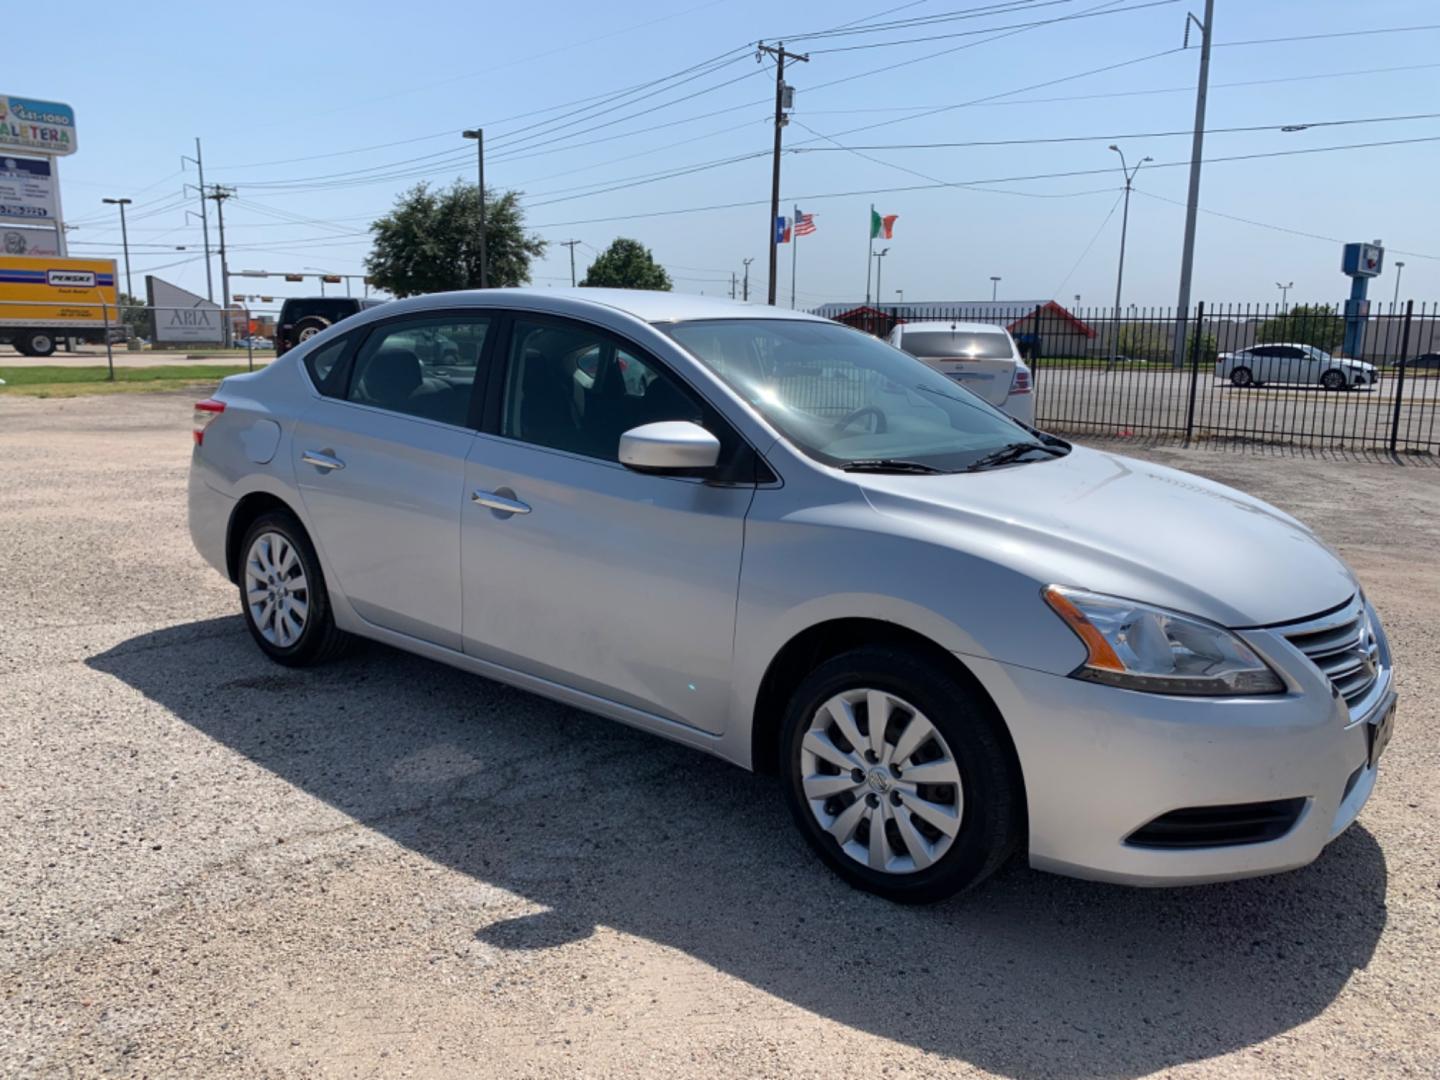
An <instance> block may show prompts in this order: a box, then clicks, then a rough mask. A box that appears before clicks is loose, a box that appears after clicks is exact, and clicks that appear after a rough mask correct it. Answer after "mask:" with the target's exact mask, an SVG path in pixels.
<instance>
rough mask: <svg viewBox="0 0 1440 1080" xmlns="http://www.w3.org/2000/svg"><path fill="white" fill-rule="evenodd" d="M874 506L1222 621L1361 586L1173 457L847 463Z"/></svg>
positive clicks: (1254, 505) (1305, 605)
mask: <svg viewBox="0 0 1440 1080" xmlns="http://www.w3.org/2000/svg"><path fill="white" fill-rule="evenodd" d="M856 479H857V481H858V482H859V483H860V486H861V488H862V490H863V491H864V493H865V496H866V498H867V499H868V500H869V502H870V504H871V506H872V507H873V508H874V509H875V510H877V511H878V512H880V513H882V514H886V515H892V516H895V517H899V518H903V519H905V520H906V522H907V526H906V527H907V528H908V529H909V530H911V531H912V533H914V534H915V535H917V536H922V537H924V538H925V539H928V540H930V541H931V542H937V543H942V544H945V545H947V546H950V547H954V548H956V549H957V550H963V551H965V552H967V553H968V554H971V555H975V556H979V557H982V558H985V559H987V560H989V561H992V562H996V563H1000V564H1003V565H1005V566H1007V567H1009V568H1010V569H1012V570H1015V571H1017V572H1020V573H1023V574H1025V575H1026V576H1028V577H1030V578H1032V579H1033V580H1034V581H1035V582H1036V583H1037V585H1044V584H1060V585H1073V586H1076V587H1079V588H1084V589H1091V590H1093V591H1096V592H1103V593H1109V594H1111V595H1115V596H1123V597H1127V598H1129V599H1133V600H1142V601H1145V602H1148V603H1152V604H1158V605H1160V606H1162V607H1167V608H1170V609H1172V610H1177V611H1183V612H1189V613H1191V614H1195V615H1200V616H1202V617H1204V618H1208V619H1211V620H1213V621H1215V622H1218V623H1221V624H1223V625H1225V626H1232V627H1240V626H1260V625H1266V624H1271V623H1280V622H1288V621H1291V620H1296V619H1301V618H1304V617H1306V616H1308V615H1313V614H1316V613H1318V612H1321V611H1325V610H1327V609H1329V608H1332V607H1335V606H1337V605H1339V604H1341V603H1343V602H1344V601H1345V600H1347V599H1348V598H1349V597H1350V596H1351V595H1352V594H1353V593H1354V592H1355V591H1356V589H1357V588H1358V587H1359V586H1358V585H1357V583H1356V581H1355V578H1354V575H1353V574H1352V573H1351V572H1350V569H1349V567H1347V566H1346V565H1345V563H1344V562H1343V561H1342V560H1341V559H1340V557H1339V556H1338V555H1337V554H1336V553H1335V552H1334V551H1333V550H1332V549H1331V548H1330V547H1329V546H1328V545H1326V544H1325V543H1324V542H1323V541H1321V540H1320V539H1319V538H1318V537H1317V536H1316V535H1315V534H1314V533H1313V532H1311V531H1310V530H1309V529H1308V528H1306V527H1305V526H1304V525H1302V524H1301V523H1300V522H1298V521H1296V520H1295V519H1294V518H1293V517H1291V516H1290V515H1289V514H1286V513H1284V512H1283V511H1281V510H1277V509H1276V508H1275V507H1273V506H1270V505H1269V504H1268V503H1265V502H1262V501H1260V500H1259V499H1255V498H1252V497H1251V496H1249V495H1246V494H1244V493H1243V492H1240V491H1236V490H1235V489H1233V488H1229V487H1226V486H1225V485H1223V484H1217V483H1214V482H1212V481H1210V480H1205V479H1203V478H1201V477H1199V476H1194V475H1192V474H1190V473H1185V472H1181V471H1179V470H1178V469H1168V468H1165V467H1164V466H1160V465H1152V464H1149V463H1148V462H1144V461H1137V460H1135V459H1134V458H1128V457H1123V456H1121V455H1118V454H1108V453H1101V452H1099V451H1095V450H1088V449H1085V448H1084V447H1078V446H1077V447H1075V448H1074V449H1073V450H1072V451H1071V452H1070V453H1069V454H1068V455H1066V456H1065V457H1063V458H1055V459H1051V460H1045V461H1035V462H1031V463H1025V464H1019V465H1014V466H1009V467H1005V468H998V469H992V470H988V471H985V472H978V473H957V474H953V475H943V476H889V475H866V476H864V477H857V478H856Z"/></svg>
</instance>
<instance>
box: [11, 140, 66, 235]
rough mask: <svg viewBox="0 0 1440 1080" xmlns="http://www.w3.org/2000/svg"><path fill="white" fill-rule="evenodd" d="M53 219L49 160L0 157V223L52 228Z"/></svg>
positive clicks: (51, 176)
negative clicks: (19, 223) (21, 223)
mask: <svg viewBox="0 0 1440 1080" xmlns="http://www.w3.org/2000/svg"><path fill="white" fill-rule="evenodd" d="M55 218H56V214H55V176H54V170H53V169H51V167H50V159H49V158H18V157H10V156H9V155H3V154H0V221H4V222H23V223H25V224H27V225H50V226H52V227H53V226H54V224H55Z"/></svg>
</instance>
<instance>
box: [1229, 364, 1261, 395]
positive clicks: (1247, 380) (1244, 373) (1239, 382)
mask: <svg viewBox="0 0 1440 1080" xmlns="http://www.w3.org/2000/svg"><path fill="white" fill-rule="evenodd" d="M1230 383H1231V385H1232V386H1238V387H1239V388H1240V389H1241V390H1244V389H1245V388H1246V387H1247V386H1254V385H1255V376H1254V375H1252V374H1251V372H1250V369H1249V368H1248V367H1237V368H1236V369H1235V370H1234V371H1232V372H1230Z"/></svg>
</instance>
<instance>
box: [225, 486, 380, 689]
mask: <svg viewBox="0 0 1440 1080" xmlns="http://www.w3.org/2000/svg"><path fill="white" fill-rule="evenodd" d="M264 533H278V534H279V535H280V536H281V537H282V538H283V539H284V540H285V541H286V542H287V543H288V544H290V545H291V546H292V547H293V548H294V549H295V553H296V555H297V556H298V558H299V561H300V566H301V568H302V569H303V571H304V574H305V581H306V583H307V586H308V587H307V589H306V590H305V602H306V604H307V606H308V609H309V610H308V611H307V613H306V616H305V624H304V627H303V629H302V630H301V631H300V634H299V636H298V637H297V638H296V639H295V641H293V642H291V643H290V644H288V645H285V646H282V645H279V644H277V643H275V642H273V641H270V640H268V639H267V638H266V637H265V634H264V633H263V631H262V630H261V629H260V627H259V626H257V625H256V621H255V616H254V614H253V613H252V611H251V609H250V604H249V603H247V602H246V596H245V591H246V561H247V559H248V558H249V554H250V550H251V548H252V546H253V545H254V543H255V540H256V539H257V538H258V537H260V536H261V535H262V534H264ZM239 558H240V565H239V567H238V570H239V573H238V574H237V575H236V577H238V578H239V594H240V611H241V614H242V615H243V616H244V618H245V625H246V626H247V627H248V628H249V630H250V636H251V637H252V638H254V639H255V644H256V645H258V646H260V650H261V651H262V652H263V653H265V655H266V656H268V657H270V659H271V660H274V661H275V662H276V663H279V664H284V665H285V666H287V667H311V666H313V665H316V664H323V663H325V662H327V661H329V660H333V659H335V658H336V657H338V656H339V655H340V654H341V653H343V652H344V651H345V650H346V649H347V648H348V647H349V646H350V644H351V642H352V641H353V638H352V637H351V636H350V635H349V634H347V633H346V632H345V631H343V630H341V629H340V628H339V627H337V626H336V625H335V617H334V612H333V611H332V610H331V607H330V594H329V591H328V590H327V589H326V587H325V575H324V572H323V571H322V570H321V569H320V559H319V556H317V555H316V554H315V546H314V545H313V544H311V543H310V537H309V536H308V535H307V534H306V532H305V529H304V527H303V526H302V525H301V524H300V522H299V521H297V520H296V519H295V516H294V515H293V514H291V513H289V512H288V511H285V510H274V511H271V512H270V513H266V514H261V515H260V516H259V517H258V518H256V519H255V520H254V522H252V523H251V525H250V528H248V529H246V530H245V538H244V540H243V541H241V546H240V554H239Z"/></svg>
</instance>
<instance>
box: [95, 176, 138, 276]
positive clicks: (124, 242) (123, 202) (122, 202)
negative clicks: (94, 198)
mask: <svg viewBox="0 0 1440 1080" xmlns="http://www.w3.org/2000/svg"><path fill="white" fill-rule="evenodd" d="M100 201H101V202H102V203H104V204H105V205H106V206H118V207H120V246H121V248H122V249H123V250H124V252H125V291H126V292H127V293H129V294H130V296H131V298H133V297H134V296H135V286H133V285H131V284H130V234H129V233H127V232H126V231H125V207H127V206H129V205H130V203H131V201H132V200H130V199H101V200H100Z"/></svg>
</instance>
